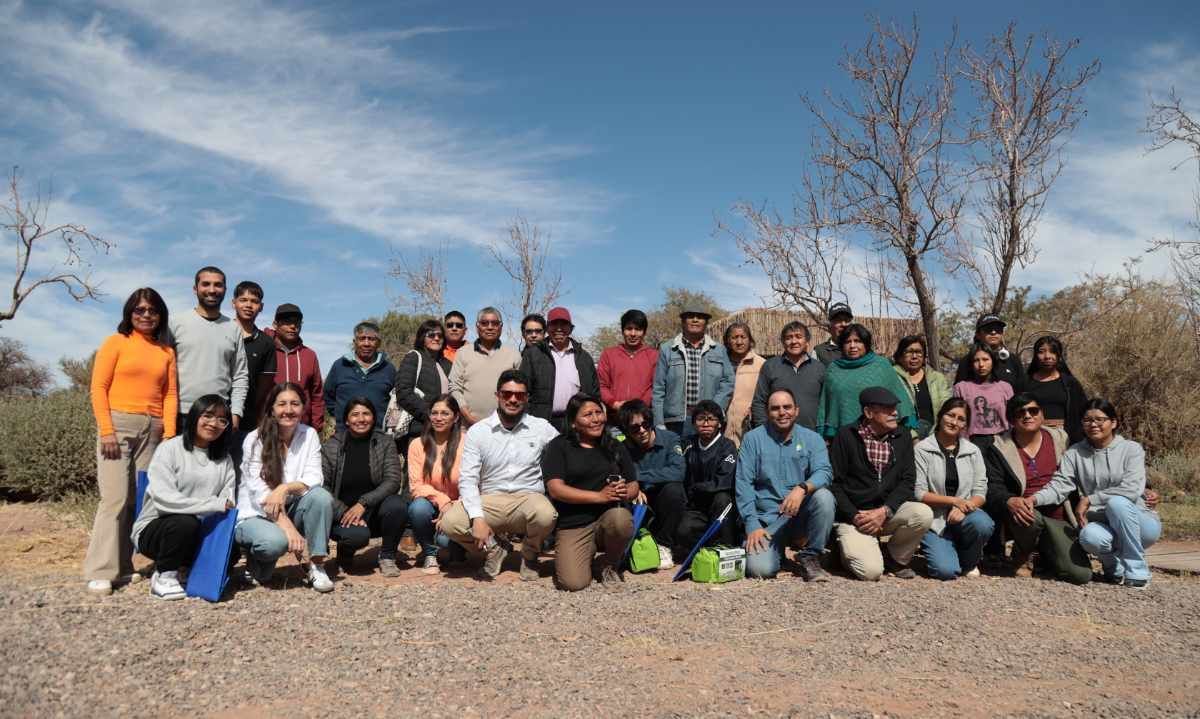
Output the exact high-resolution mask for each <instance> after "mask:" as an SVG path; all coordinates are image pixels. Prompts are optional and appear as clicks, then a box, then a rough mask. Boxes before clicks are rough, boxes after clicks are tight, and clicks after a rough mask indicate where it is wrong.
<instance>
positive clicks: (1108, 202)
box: [0, 0, 1200, 366]
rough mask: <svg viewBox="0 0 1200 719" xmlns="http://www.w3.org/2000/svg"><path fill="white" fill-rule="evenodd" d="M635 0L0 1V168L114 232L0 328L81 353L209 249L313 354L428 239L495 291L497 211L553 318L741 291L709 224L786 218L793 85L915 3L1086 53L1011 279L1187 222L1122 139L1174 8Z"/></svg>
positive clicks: (1177, 39) (384, 302) (834, 71)
mask: <svg viewBox="0 0 1200 719" xmlns="http://www.w3.org/2000/svg"><path fill="white" fill-rule="evenodd" d="M646 5H649V4H647V3H636V4H634V3H604V4H582V3H550V2H545V3H482V2H456V3H434V2H408V3H400V2H381V3H378V4H368V3H355V4H353V5H348V8H349V9H342V8H337V7H335V6H333V5H329V4H325V3H321V4H314V5H311V6H310V5H304V4H299V3H254V2H228V3H224V2H207V3H180V4H178V5H174V6H172V5H171V4H168V3H161V2H156V1H152V0H105V1H102V2H99V3H89V4H84V3H73V2H65V3H61V4H50V3H43V2H37V3H13V2H8V1H6V0H0V102H2V106H3V107H4V108H5V111H4V113H3V114H2V115H0V161H3V163H4V165H5V166H10V165H20V166H21V167H22V171H23V173H24V177H25V179H26V181H27V182H30V183H33V182H41V183H43V184H47V183H48V185H49V186H52V187H53V199H54V204H53V205H52V206H51V219H52V220H53V219H58V220H60V221H74V222H82V223H85V224H87V225H88V227H89V229H91V230H93V231H95V232H97V233H99V234H101V235H103V236H105V237H106V238H108V239H110V240H113V241H115V242H116V243H117V244H116V248H115V250H114V251H113V253H112V254H111V255H110V256H108V257H105V258H101V259H99V260H98V261H97V262H96V264H95V267H94V273H95V276H96V277H97V278H98V279H100V280H102V281H103V285H104V289H105V290H106V292H107V293H108V294H107V298H106V300H105V301H104V302H103V303H100V304H87V305H78V304H76V303H74V302H72V301H71V300H70V299H69V298H68V297H66V295H65V294H64V293H60V292H58V291H57V290H55V289H46V290H39V292H38V293H35V294H34V295H33V297H32V298H31V299H30V300H29V302H28V303H27V304H26V305H25V306H24V307H23V308H22V310H21V312H20V313H19V315H18V317H17V319H16V320H14V321H11V322H9V323H6V324H5V325H4V327H3V328H2V329H0V332H2V333H3V334H5V335H12V336H17V337H20V338H21V339H22V340H24V341H25V342H26V343H27V344H28V346H29V347H30V349H31V350H32V353H33V354H34V355H35V357H36V358H38V359H39V360H42V361H45V362H47V363H53V362H55V361H56V360H57V358H58V357H60V356H64V355H66V356H82V355H85V354H86V353H88V352H90V351H91V350H92V349H94V348H95V347H96V346H97V345H98V344H99V342H100V341H101V340H102V339H103V337H104V336H106V335H107V334H109V333H110V332H112V331H113V328H114V327H115V324H116V322H117V320H118V319H119V316H118V315H119V311H120V303H121V302H122V301H123V299H124V297H125V296H127V294H128V292H129V291H130V290H132V289H133V288H135V287H137V286H141V285H145V284H149V285H151V286H153V287H155V288H157V289H158V290H159V291H161V292H162V293H163V294H164V296H165V297H166V298H167V300H168V303H169V305H170V307H171V309H172V311H181V310H185V309H186V308H188V307H190V306H191V304H193V302H192V297H191V290H190V287H191V282H192V273H193V272H194V270H195V269H196V268H197V267H199V266H201V265H203V264H208V263H213V264H217V265H219V266H221V267H223V268H225V269H226V271H227V273H228V275H229V279H230V282H231V285H232V284H233V283H236V282H237V281H239V280H242V279H255V280H258V281H259V282H261V283H262V284H263V285H264V286H265V288H266V292H267V299H266V304H267V307H268V312H270V311H272V310H273V308H274V307H275V306H276V305H277V304H279V303H282V302H288V301H291V302H297V303H298V304H300V305H301V307H302V308H303V309H304V311H305V315H306V323H305V333H304V334H305V339H306V341H307V342H308V343H309V344H310V345H312V346H313V347H314V348H315V349H317V351H318V353H319V354H320V356H321V359H322V365H323V366H328V364H329V362H330V361H331V360H332V357H333V356H334V355H335V354H338V353H340V352H342V351H343V350H344V348H345V342H346V339H347V338H348V335H349V331H350V327H351V326H352V325H353V323H354V322H355V321H357V320H358V319H360V318H362V317H364V316H367V315H371V314H379V313H381V312H383V311H385V310H386V309H387V308H388V307H389V306H391V304H392V303H393V302H394V301H395V300H396V299H397V298H398V297H399V296H400V295H401V293H402V288H401V287H400V286H399V285H398V284H396V283H395V282H394V281H389V280H388V279H387V278H386V276H385V272H386V269H387V266H388V263H389V260H390V259H391V257H392V256H393V255H394V254H395V253H396V252H410V253H412V252H416V251H419V250H422V249H436V248H442V249H444V250H445V251H446V252H447V258H448V261H449V265H450V269H449V299H450V302H449V304H450V305H451V306H453V307H457V308H461V309H463V310H464V311H467V312H468V314H470V312H471V311H473V310H474V309H476V308H478V307H480V306H482V305H484V304H490V303H505V302H506V301H507V300H508V298H509V297H510V295H511V288H510V287H509V285H508V283H506V282H504V281H502V280H501V279H500V278H498V277H497V276H496V273H495V270H494V269H491V268H489V266H488V265H487V263H486V261H485V258H486V254H485V252H484V251H483V249H482V248H483V246H484V244H485V243H486V242H487V241H488V240H489V239H491V238H495V237H498V236H501V235H502V234H503V232H504V227H505V225H506V224H507V223H508V222H509V221H510V220H511V219H512V218H513V217H514V216H515V215H517V214H521V215H523V216H525V217H526V218H527V219H529V220H530V221H531V222H534V223H537V224H538V225H540V226H541V227H542V228H544V229H547V230H549V231H550V232H551V233H552V236H553V238H554V241H555V243H556V245H555V247H556V249H555V259H556V260H558V261H559V262H561V263H562V266H563V268H564V280H565V284H566V285H567V287H568V288H569V294H568V295H567V296H566V297H565V298H564V303H565V304H566V305H567V306H568V307H570V308H571V309H572V310H573V312H574V314H575V316H576V324H577V325H578V326H579V329H578V331H577V334H580V335H586V334H587V333H588V332H590V330H591V329H592V328H594V327H595V326H597V325H599V324H602V323H607V322H611V321H612V320H613V319H614V318H615V317H616V316H617V315H619V313H620V312H621V311H622V310H624V309H626V308H628V307H632V306H646V307H649V306H651V305H654V304H657V303H658V302H659V301H661V297H662V287H664V286H666V285H694V286H697V287H701V288H703V289H705V290H707V291H709V292H711V293H712V294H713V295H715V296H716V297H717V299H718V300H720V301H721V302H722V303H723V304H724V305H725V306H727V307H730V308H740V307H747V306H755V305H759V304H761V303H762V302H763V298H764V296H765V295H766V286H765V282H764V281H763V279H762V278H761V277H759V276H757V275H756V274H755V273H754V272H753V271H752V270H750V269H748V268H742V267H739V266H738V262H739V261H740V259H741V258H740V256H739V254H738V253H737V251H736V248H734V247H733V246H732V244H731V243H730V242H729V241H728V240H727V239H722V238H720V237H714V235H713V229H714V218H716V217H728V210H729V208H730V206H731V205H732V204H733V203H734V202H736V201H738V200H742V199H744V200H750V201H753V202H770V203H775V204H777V205H779V206H781V207H788V206H790V205H789V203H790V196H791V193H792V191H793V189H794V188H795V187H796V186H797V184H798V178H799V174H800V171H801V169H802V168H803V167H804V165H805V163H806V162H807V147H808V136H809V132H810V127H811V125H810V119H809V117H808V115H807V114H806V112H805V111H804V108H803V107H802V105H801V104H800V102H799V96H800V94H801V93H810V94H814V95H819V94H820V93H821V92H822V90H823V89H825V88H830V89H832V90H834V91H835V92H836V91H840V90H844V89H845V87H846V85H845V80H844V77H843V75H842V73H841V71H840V70H839V69H838V67H837V61H838V59H839V58H840V57H841V54H842V52H843V48H844V47H846V46H849V47H855V46H858V45H860V44H861V43H862V41H863V40H864V39H865V37H866V34H867V29H868V25H867V22H866V19H865V18H866V16H867V15H868V14H870V13H872V12H876V11H879V10H882V11H884V12H885V13H886V15H885V16H886V17H895V18H897V19H898V20H900V21H901V22H906V21H907V20H908V18H909V17H910V13H911V12H912V11H915V12H917V13H918V15H919V17H920V21H921V25H922V29H923V43H924V47H926V48H933V47H935V46H936V45H938V44H940V43H941V42H943V41H944V40H945V39H946V37H947V36H948V33H949V32H950V29H951V26H952V23H953V22H954V21H957V23H958V32H959V38H960V40H964V41H968V42H970V43H971V44H973V45H976V46H978V45H982V44H983V43H984V42H985V40H986V38H987V36H988V35H989V34H992V33H997V32H1000V31H1001V30H1003V28H1004V26H1005V25H1006V24H1007V22H1009V21H1010V20H1014V19H1015V20H1017V21H1018V22H1019V29H1020V30H1021V31H1023V32H1041V31H1048V32H1050V33H1052V34H1053V35H1055V36H1056V37H1058V38H1061V39H1066V38H1071V37H1078V38H1079V39H1080V40H1081V47H1080V48H1079V50H1078V51H1077V54H1076V57H1077V59H1078V61H1080V62H1082V61H1085V60H1087V59H1091V58H1094V57H1095V58H1099V59H1100V60H1101V62H1102V63H1103V68H1102V71H1101V73H1100V76H1099V77H1098V78H1097V79H1096V80H1095V81H1093V83H1092V84H1091V86H1090V87H1089V89H1088V93H1087V100H1088V109H1089V114H1088V116H1087V118H1086V119H1085V120H1084V122H1083V123H1082V124H1081V126H1080V127H1079V129H1078V131H1077V132H1076V134H1075V136H1074V138H1073V139H1072V141H1071V144H1070V145H1069V146H1068V148H1067V151H1066V159H1067V163H1068V166H1067V170H1066V172H1065V173H1064V174H1063V176H1062V177H1061V178H1060V180H1059V182H1058V184H1057V185H1056V187H1055V190H1054V192H1053V194H1052V196H1051V198H1050V201H1049V203H1048V206H1047V209H1046V214H1045V217H1044V220H1043V222H1042V225H1041V226H1040V230H1039V233H1040V234H1039V237H1040V241H1041V245H1042V247H1043V249H1042V254H1041V257H1040V259H1039V262H1038V263H1037V264H1036V265H1035V266H1034V267H1031V268H1029V269H1027V270H1025V271H1024V272H1023V273H1021V275H1020V276H1019V277H1018V281H1020V282H1022V283H1032V284H1034V285H1035V286H1036V287H1038V288H1042V289H1044V290H1053V289H1056V288H1058V287H1061V286H1064V285H1066V284H1070V283H1072V282H1074V281H1076V280H1077V279H1078V278H1079V277H1080V274H1081V273H1083V272H1088V271H1109V270H1114V269H1117V268H1119V267H1120V265H1121V262H1122V261H1123V259H1124V258H1125V257H1128V256H1130V255H1135V254H1138V253H1139V252H1140V251H1141V249H1142V247H1143V244H1144V242H1145V240H1147V239H1149V238H1150V237H1167V236H1183V235H1185V234H1186V233H1188V232H1189V231H1190V230H1189V229H1188V227H1187V223H1188V221H1189V220H1190V219H1192V213H1193V209H1192V208H1193V206H1192V197H1193V192H1194V191H1195V185H1196V174H1195V172H1193V171H1191V170H1189V169H1185V170H1181V171H1176V172H1172V171H1171V167H1172V165H1173V164H1174V163H1175V162H1176V161H1177V160H1178V158H1179V156H1178V155H1177V154H1171V153H1167V154H1157V155H1151V156H1146V155H1145V153H1144V146H1145V140H1146V138H1145V137H1144V136H1142V135H1139V134H1138V129H1139V128H1140V126H1141V124H1142V122H1143V120H1144V117H1145V111H1146V106H1147V98H1148V94H1149V93H1150V92H1152V91H1153V92H1157V93H1162V92H1165V91H1166V90H1167V89H1168V88H1170V87H1171V86H1174V87H1176V89H1177V90H1178V91H1179V92H1180V93H1181V94H1182V95H1183V96H1184V98H1185V99H1187V100H1188V101H1189V102H1191V103H1192V106H1193V107H1195V106H1197V105H1198V104H1200V37H1198V35H1197V33H1196V28H1197V27H1200V6H1197V5H1196V4H1195V3H1189V2H1178V3H1157V4H1151V5H1149V6H1148V7H1135V6H1134V5H1133V4H1129V3H1116V2H1112V3H1096V2H1088V3H1083V2H1064V3H1055V4H1043V3H1015V4H1014V3H1007V4H1005V5H1004V7H1000V6H999V5H997V6H995V7H987V8H976V7H975V6H973V5H964V4H962V3H954V4H951V3H925V4H918V5H916V6H912V7H909V6H901V5H897V4H894V3H888V4H879V3H877V4H855V3H842V4H838V5H837V6H833V5H831V4H821V5H814V4H806V3H789V4H784V3H739V4H736V5H735V4H732V3H686V4H685V3H661V4H657V5H656V6H653V7H646ZM6 241H11V240H8V239H7V238H6ZM55 259H56V258H55V257H53V256H43V257H41V258H40V261H41V262H43V263H46V262H51V261H53V260H55ZM1145 267H1146V271H1147V272H1149V273H1157V272H1161V271H1162V270H1163V267H1164V262H1163V260H1162V259H1161V258H1157V257H1152V258H1149V259H1148V260H1147V261H1146V263H1145ZM0 273H7V274H0V280H7V279H8V278H9V277H10V276H11V269H9V268H0ZM943 283H944V290H943V297H944V298H945V299H946V301H947V302H961V301H962V299H963V298H962V295H961V292H958V291H957V290H956V289H955V287H954V286H953V281H952V279H951V278H943ZM847 291H848V292H849V293H850V295H851V297H852V298H853V297H855V296H856V292H859V290H857V289H855V288H854V287H847Z"/></svg>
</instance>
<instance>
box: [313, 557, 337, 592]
mask: <svg viewBox="0 0 1200 719" xmlns="http://www.w3.org/2000/svg"><path fill="white" fill-rule="evenodd" d="M308 583H309V585H310V586H311V587H312V588H313V589H315V590H317V591H318V592H321V593H322V594H323V593H325V592H332V591H333V580H332V579H330V578H329V575H328V574H326V573H325V568H324V567H322V566H321V565H320V564H318V563H317V562H309V563H308Z"/></svg>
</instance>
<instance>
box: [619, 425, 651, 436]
mask: <svg viewBox="0 0 1200 719" xmlns="http://www.w3.org/2000/svg"><path fill="white" fill-rule="evenodd" d="M649 429H650V426H649V425H647V424H645V423H641V424H630V425H627V426H626V427H625V431H627V432H629V433H630V434H641V433H642V432H646V431H649Z"/></svg>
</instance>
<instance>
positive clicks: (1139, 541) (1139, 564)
mask: <svg viewBox="0 0 1200 719" xmlns="http://www.w3.org/2000/svg"><path fill="white" fill-rule="evenodd" d="M1161 534H1162V522H1161V521H1159V518H1158V515H1157V514H1155V513H1154V512H1151V511H1150V510H1148V509H1142V508H1141V507H1139V506H1137V505H1136V504H1135V503H1133V502H1131V501H1129V500H1128V499H1125V498H1124V497H1112V498H1111V499H1109V500H1108V502H1107V503H1106V504H1105V505H1104V509H1103V510H1093V511H1091V512H1088V524H1087V526H1086V527H1084V528H1083V529H1082V530H1080V532H1079V545H1080V546H1081V547H1083V549H1084V551H1086V552H1087V553H1088V554H1094V555H1096V557H1097V558H1098V559H1099V560H1100V565H1101V566H1102V567H1104V573H1105V574H1111V575H1113V576H1117V577H1125V578H1128V579H1149V578H1150V565H1148V564H1147V563H1146V548H1147V547H1149V546H1150V545H1152V544H1154V543H1155V542H1157V541H1158V538H1159V535H1161Z"/></svg>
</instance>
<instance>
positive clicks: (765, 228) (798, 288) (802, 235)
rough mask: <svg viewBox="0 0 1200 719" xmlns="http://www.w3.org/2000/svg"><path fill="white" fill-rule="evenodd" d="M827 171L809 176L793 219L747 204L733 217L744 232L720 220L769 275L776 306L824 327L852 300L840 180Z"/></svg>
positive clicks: (721, 229)
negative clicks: (836, 307)
mask: <svg viewBox="0 0 1200 719" xmlns="http://www.w3.org/2000/svg"><path fill="white" fill-rule="evenodd" d="M822 170H824V168H817V172H815V173H808V172H806V173H805V174H804V176H803V178H802V179H801V185H802V189H801V190H800V191H799V192H797V193H796V194H795V196H794V197H793V198H792V216H791V218H790V219H787V220H785V219H784V218H783V216H782V215H780V214H779V212H778V211H776V210H774V209H770V210H768V209H767V208H766V207H765V206H761V207H760V206H756V205H753V204H751V203H749V202H744V201H743V202H738V203H737V204H735V205H734V206H733V213H734V214H735V215H736V216H738V217H739V218H741V221H742V222H743V223H744V228H737V227H733V226H731V225H729V224H726V223H724V222H721V221H720V220H718V221H717V227H716V232H715V234H718V235H724V236H727V237H730V238H732V239H733V242H734V244H735V245H736V246H737V248H738V249H739V250H741V252H742V255H743V256H744V257H745V258H746V263H747V264H752V265H756V266H757V267H758V268H759V269H760V270H761V271H762V272H763V274H764V275H766V277H767V282H768V283H769V284H770V286H771V294H772V299H773V300H774V303H775V307H781V308H786V309H789V310H790V309H799V310H800V311H801V312H803V313H804V314H805V315H806V316H807V317H808V320H809V323H810V324H812V325H814V326H820V327H824V326H826V321H827V318H828V314H829V307H830V305H832V304H833V303H834V302H837V301H845V300H846V293H845V290H844V288H843V287H842V270H843V268H842V264H843V259H844V257H845V254H846V249H847V243H846V242H845V240H844V239H843V238H842V236H841V234H840V230H841V227H842V222H841V218H839V217H837V216H835V215H834V212H833V207H834V203H833V200H834V193H835V183H836V177H834V176H833V175H831V174H830V173H829V172H826V171H822Z"/></svg>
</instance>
